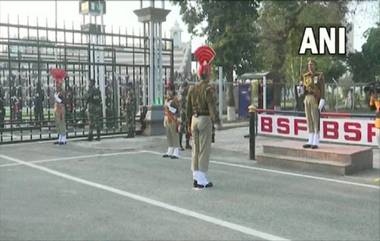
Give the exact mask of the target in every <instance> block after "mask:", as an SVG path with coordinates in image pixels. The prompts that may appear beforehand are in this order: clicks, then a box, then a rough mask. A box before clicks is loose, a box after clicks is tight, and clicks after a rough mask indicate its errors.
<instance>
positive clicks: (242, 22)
mask: <svg viewBox="0 0 380 241" xmlns="http://www.w3.org/2000/svg"><path fill="white" fill-rule="evenodd" d="M173 2H174V4H177V5H179V6H180V13H181V15H182V18H183V21H184V22H185V23H186V24H187V25H188V31H189V32H190V33H192V34H194V35H198V36H202V35H207V41H208V43H209V44H210V45H211V46H212V47H213V48H214V50H215V52H216V55H217V57H216V59H215V64H216V65H219V66H222V67H223V70H224V71H225V73H226V78H227V82H228V83H229V84H228V87H227V106H229V107H234V106H235V103H234V98H233V85H232V82H233V71H234V70H235V71H236V73H237V74H241V73H244V72H247V71H254V70H255V67H256V66H255V61H257V60H258V58H257V56H256V53H257V51H256V49H257V42H258V38H257V34H256V33H257V29H256V24H255V22H256V20H257V17H258V14H257V8H258V6H259V4H258V2H259V1H257V0H247V1H216V0H209V1H201V0H197V1H193V0H184V1H173ZM202 24H205V26H204V27H201V30H200V31H199V28H198V27H199V26H200V25H202Z"/></svg>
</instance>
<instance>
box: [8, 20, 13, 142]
mask: <svg viewBox="0 0 380 241" xmlns="http://www.w3.org/2000/svg"><path fill="white" fill-rule="evenodd" d="M9 27H10V26H9V15H8V25H7V34H8V36H7V38H8V42H7V43H8V79H9V83H8V84H9V97H10V98H9V113H10V118H9V119H10V124H11V142H13V116H14V113H13V108H12V107H13V106H12V98H11V97H12V91H13V89H12V84H11V83H12V82H13V81H14V79H13V76H12V66H11V64H12V62H11V44H10V29H9Z"/></svg>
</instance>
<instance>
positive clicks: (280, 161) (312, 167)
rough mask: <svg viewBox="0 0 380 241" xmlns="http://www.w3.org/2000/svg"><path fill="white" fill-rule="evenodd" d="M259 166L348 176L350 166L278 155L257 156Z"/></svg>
mask: <svg viewBox="0 0 380 241" xmlns="http://www.w3.org/2000/svg"><path fill="white" fill-rule="evenodd" d="M256 161H257V163H258V164H262V165H268V166H275V167H281V168H287V169H292V170H298V171H314V172H321V173H328V174H335V175H336V174H337V175H346V174H348V173H349V171H350V166H351V165H350V164H348V163H342V162H334V161H321V160H316V159H311V158H300V157H288V156H283V155H276V154H265V153H263V154H258V155H256Z"/></svg>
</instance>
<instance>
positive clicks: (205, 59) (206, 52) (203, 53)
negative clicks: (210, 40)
mask: <svg viewBox="0 0 380 241" xmlns="http://www.w3.org/2000/svg"><path fill="white" fill-rule="evenodd" d="M215 55H216V54H215V51H214V50H213V49H212V48H210V47H209V46H207V45H203V46H201V47H199V48H197V49H196V50H195V52H194V56H195V57H196V58H197V60H198V63H199V67H198V76H199V77H201V76H202V75H206V76H207V78H208V77H210V74H211V66H210V64H211V62H212V61H213V60H214V58H215Z"/></svg>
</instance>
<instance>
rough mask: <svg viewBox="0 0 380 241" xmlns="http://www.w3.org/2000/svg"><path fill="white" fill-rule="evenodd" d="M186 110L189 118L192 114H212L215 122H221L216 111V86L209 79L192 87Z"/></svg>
mask: <svg viewBox="0 0 380 241" xmlns="http://www.w3.org/2000/svg"><path fill="white" fill-rule="evenodd" d="M186 112H187V116H188V117H189V119H191V116H192V115H210V117H211V120H212V121H213V122H215V123H220V121H219V116H218V115H217V112H216V104H215V92H214V88H213V87H212V86H211V85H210V83H209V81H205V80H202V81H201V82H199V83H197V84H195V85H194V86H192V87H190V90H189V94H188V96H187V111H186Z"/></svg>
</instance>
